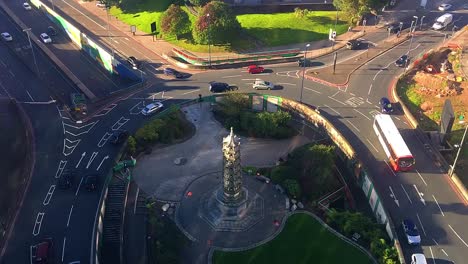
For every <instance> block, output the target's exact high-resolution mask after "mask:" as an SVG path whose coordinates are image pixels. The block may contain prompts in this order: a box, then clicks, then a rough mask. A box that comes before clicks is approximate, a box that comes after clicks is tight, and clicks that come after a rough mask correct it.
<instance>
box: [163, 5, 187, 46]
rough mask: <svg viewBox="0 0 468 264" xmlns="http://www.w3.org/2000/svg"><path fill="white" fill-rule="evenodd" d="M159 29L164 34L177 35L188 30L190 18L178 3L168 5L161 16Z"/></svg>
mask: <svg viewBox="0 0 468 264" xmlns="http://www.w3.org/2000/svg"><path fill="white" fill-rule="evenodd" d="M161 31H162V32H163V33H164V34H167V35H172V36H175V37H176V39H177V38H178V36H180V35H182V34H185V33H188V32H190V20H189V17H188V14H187V13H185V11H184V10H182V8H180V6H178V5H174V4H172V5H170V6H169V8H168V9H167V10H166V11H165V12H164V13H163V15H162V17H161Z"/></svg>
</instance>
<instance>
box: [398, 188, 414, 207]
mask: <svg viewBox="0 0 468 264" xmlns="http://www.w3.org/2000/svg"><path fill="white" fill-rule="evenodd" d="M400 185H401V188H402V189H403V191H404V192H405V194H406V197H407V198H408V200H409V202H410V204H413V201H411V198H410V197H409V194H408V192H406V190H405V187H403V184H400Z"/></svg>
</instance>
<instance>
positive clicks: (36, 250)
mask: <svg viewBox="0 0 468 264" xmlns="http://www.w3.org/2000/svg"><path fill="white" fill-rule="evenodd" d="M53 245H54V243H53V241H52V238H47V239H44V240H43V241H42V242H40V243H39V244H37V245H34V246H33V247H32V250H33V251H32V260H33V262H32V263H36V264H48V263H52V261H53V256H52V254H53Z"/></svg>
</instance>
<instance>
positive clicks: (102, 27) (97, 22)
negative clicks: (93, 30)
mask: <svg viewBox="0 0 468 264" xmlns="http://www.w3.org/2000/svg"><path fill="white" fill-rule="evenodd" d="M63 2H64V3H65V4H67V5H68V6H69V7H71V8H73V9H75V10H76V11H77V12H78V13H80V14H82V15H83V16H84V17H86V18H87V19H89V20H91V21H92V22H93V23H94V24H96V25H98V26H99V27H100V28H102V29H106V27H104V26H102V25H101V24H99V23H98V22H96V21H94V20H93V19H92V18H90V17H89V16H87V15H86V14H84V13H83V12H81V11H80V10H78V9H76V7H74V6H72V5H70V4H69V3H67V2H65V1H63Z"/></svg>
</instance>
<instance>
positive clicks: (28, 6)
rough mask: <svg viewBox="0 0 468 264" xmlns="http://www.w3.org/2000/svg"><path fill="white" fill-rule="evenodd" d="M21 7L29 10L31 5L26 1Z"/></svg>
mask: <svg viewBox="0 0 468 264" xmlns="http://www.w3.org/2000/svg"><path fill="white" fill-rule="evenodd" d="M23 8H24V9H26V10H31V9H32V8H31V6H30V5H29V4H28V3H23Z"/></svg>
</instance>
